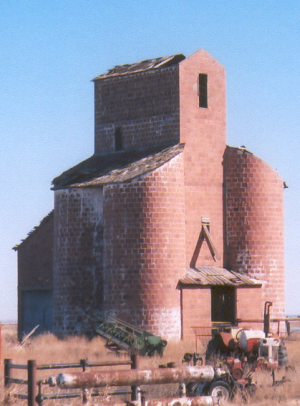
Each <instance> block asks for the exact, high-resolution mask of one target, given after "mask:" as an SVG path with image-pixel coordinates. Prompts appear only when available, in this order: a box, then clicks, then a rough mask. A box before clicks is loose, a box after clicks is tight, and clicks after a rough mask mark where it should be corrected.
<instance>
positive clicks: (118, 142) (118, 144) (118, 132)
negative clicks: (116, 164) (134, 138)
mask: <svg viewBox="0 0 300 406" xmlns="http://www.w3.org/2000/svg"><path fill="white" fill-rule="evenodd" d="M122 149H123V142H122V128H121V127H117V128H116V129H115V150H116V151H121V150H122Z"/></svg>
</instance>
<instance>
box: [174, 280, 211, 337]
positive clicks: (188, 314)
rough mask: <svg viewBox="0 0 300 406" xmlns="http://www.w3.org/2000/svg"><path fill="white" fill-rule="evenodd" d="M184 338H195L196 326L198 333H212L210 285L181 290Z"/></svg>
mask: <svg viewBox="0 0 300 406" xmlns="http://www.w3.org/2000/svg"><path fill="white" fill-rule="evenodd" d="M181 308H182V338H184V339H194V338H195V328H193V327H200V329H199V328H198V329H197V331H196V332H197V333H198V334H203V335H205V334H210V332H211V329H210V326H211V289H210V287H203V288H202V287H199V286H196V287H190V288H183V289H182V290H181Z"/></svg>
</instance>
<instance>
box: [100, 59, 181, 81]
mask: <svg viewBox="0 0 300 406" xmlns="http://www.w3.org/2000/svg"><path fill="white" fill-rule="evenodd" d="M183 59H185V56H184V55H183V54H177V55H171V56H164V57H159V58H154V59H147V60H145V61H142V62H137V63H132V64H126V65H117V66H114V67H113V68H112V69H109V70H108V71H107V72H105V73H103V74H102V75H99V76H97V77H95V78H94V79H93V80H94V81H95V80H99V79H105V78H108V77H113V76H122V75H129V74H131V73H138V72H145V71H147V70H151V69H158V68H168V67H169V66H172V65H177V64H178V63H179V62H181V61H182V60H183Z"/></svg>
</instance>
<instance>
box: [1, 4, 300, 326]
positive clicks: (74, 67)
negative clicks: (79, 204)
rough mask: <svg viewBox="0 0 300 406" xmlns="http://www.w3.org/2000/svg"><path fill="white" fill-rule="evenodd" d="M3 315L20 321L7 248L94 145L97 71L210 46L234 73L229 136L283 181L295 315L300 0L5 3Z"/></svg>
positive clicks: (298, 287) (290, 301) (299, 303)
mask: <svg viewBox="0 0 300 406" xmlns="http://www.w3.org/2000/svg"><path fill="white" fill-rule="evenodd" d="M0 5H1V13H0V39H1V40H0V55H1V63H0V94H1V97H0V152H1V160H0V169H1V174H2V182H1V183H2V185H1V186H2V187H1V195H2V199H1V210H0V224H1V234H0V239H1V240H0V258H1V269H0V321H7V320H16V318H17V254H16V253H15V252H14V251H13V250H12V247H13V246H14V245H16V244H18V243H19V242H20V240H21V239H22V238H25V237H26V235H27V233H28V232H29V231H30V230H31V229H32V228H33V227H34V226H36V225H38V224H39V222H40V220H41V219H42V218H43V217H44V216H45V215H47V213H48V212H49V211H50V210H51V209H52V208H53V192H51V191H50V186H51V181H52V179H53V178H54V177H55V176H57V175H59V174H60V173H61V172H62V171H64V170H65V169H67V168H69V167H70V166H73V165H75V164H76V163H78V162H80V161H81V160H83V159H85V158H87V157H88V156H90V155H92V153H93V135H94V134H93V132H94V110H93V109H94V106H93V84H92V83H91V79H93V78H94V77H95V76H97V75H99V74H101V73H103V72H105V71H106V70H107V69H109V68H111V67H113V66H114V65H117V64H124V63H132V62H138V61H141V60H144V59H148V58H154V57H158V56H167V55H172V54H176V53H183V54H185V55H186V56H189V55H190V54H192V53H193V52H195V51H196V50H198V49H200V48H204V49H206V50H207V51H208V52H209V53H210V54H211V55H212V56H213V57H215V58H216V59H217V60H218V61H219V62H220V63H221V64H222V65H223V66H224V67H225V68H226V72H227V73H226V74H227V143H228V144H229V145H233V146H240V145H246V147H247V149H248V150H250V151H252V152H253V153H254V154H255V155H257V156H259V157H260V158H262V159H263V160H265V161H266V162H268V163H269V164H270V165H271V166H272V167H273V168H275V169H276V170H277V171H278V172H279V174H280V175H281V176H282V178H283V179H284V180H285V181H286V183H287V184H288V186H289V188H288V189H286V190H285V192H284V193H285V246H286V248H285V257H286V260H285V263H286V312H287V314H300V294H299V291H300V276H299V271H298V266H299V264H300V244H299V242H300V209H299V201H300V180H299V173H300V162H299V158H298V155H299V147H300V92H299V89H300V71H299V66H300V52H299V48H300V2H299V1H298V0H297V1H295V0H289V1H284V0H277V1H276V2H275V1H274V0H272V1H264V0H259V1H257V0H246V1H244V0H231V1H230V2H227V1H221V0H209V1H202V0H172V1H171V0H161V1H154V0H148V1H144V0H127V1H126V0H109V1H101V0H77V1H76V2H74V1H71V0H51V1H50V0H49V1H48V0H18V1H17V0H10V1H4V0H0Z"/></svg>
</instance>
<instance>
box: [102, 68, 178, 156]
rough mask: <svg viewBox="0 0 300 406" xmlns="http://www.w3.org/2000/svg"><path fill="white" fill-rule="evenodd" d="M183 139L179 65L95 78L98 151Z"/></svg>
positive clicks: (174, 141) (176, 141)
mask: <svg viewBox="0 0 300 406" xmlns="http://www.w3.org/2000/svg"><path fill="white" fill-rule="evenodd" d="M117 127H121V132H122V138H123V149H133V148H140V147H145V146H149V145H151V146H152V145H158V144H165V143H169V144H170V143H173V144H176V143H178V142H179V81H178V65H175V66H173V67H169V68H161V69H154V70H152V71H147V72H141V73H135V74H131V75H124V76H118V77H112V78H106V79H100V80H96V81H95V153H99V152H107V151H114V150H115V129H116V128H117Z"/></svg>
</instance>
